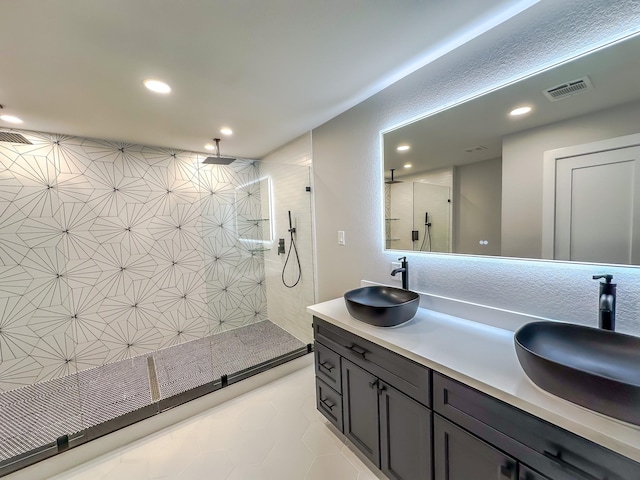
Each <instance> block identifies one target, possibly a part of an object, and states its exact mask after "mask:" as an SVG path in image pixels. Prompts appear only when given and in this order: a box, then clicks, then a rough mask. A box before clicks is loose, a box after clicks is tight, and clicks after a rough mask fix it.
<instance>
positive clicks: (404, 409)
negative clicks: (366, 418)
mask: <svg viewBox="0 0 640 480" xmlns="http://www.w3.org/2000/svg"><path fill="white" fill-rule="evenodd" d="M379 392H380V465H381V466H380V468H381V470H382V471H383V472H384V473H385V474H386V475H387V476H388V477H389V478H391V479H394V480H430V479H431V463H432V462H431V411H430V410H429V409H427V408H425V407H424V406H422V405H420V404H419V403H418V402H416V401H415V400H412V399H411V398H409V397H407V396H406V395H404V394H403V393H400V392H399V391H398V390H396V389H395V388H393V387H391V386H389V385H387V384H385V383H382V382H380V385H379Z"/></svg>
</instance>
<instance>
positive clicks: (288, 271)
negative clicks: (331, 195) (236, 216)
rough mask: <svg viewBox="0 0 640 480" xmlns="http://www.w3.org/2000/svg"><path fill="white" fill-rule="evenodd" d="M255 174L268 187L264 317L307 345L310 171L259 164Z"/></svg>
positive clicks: (310, 267)
mask: <svg viewBox="0 0 640 480" xmlns="http://www.w3.org/2000/svg"><path fill="white" fill-rule="evenodd" d="M260 171H261V174H262V175H263V176H265V177H268V178H270V179H271V187H272V189H271V208H272V212H273V213H272V222H271V223H272V228H273V235H274V237H273V241H272V242H271V245H270V249H269V250H267V251H266V252H265V254H264V262H265V279H266V298H267V317H268V318H269V320H270V322H271V323H273V324H275V325H276V326H278V327H280V328H282V329H284V331H286V332H288V333H289V334H290V335H293V336H294V337H295V338H296V339H297V340H299V341H300V342H302V343H303V344H307V343H311V342H312V330H311V320H312V319H311V316H310V315H309V314H308V313H307V312H306V307H307V306H309V305H312V304H313V303H314V299H315V287H314V271H313V236H312V233H313V230H312V217H311V198H312V197H311V168H310V167H308V166H306V165H292V164H279V163H272V162H262V163H261V165H260ZM290 221H291V223H290ZM291 228H295V232H291V231H290V229H291ZM292 240H293V243H292ZM279 245H282V247H280V248H279Z"/></svg>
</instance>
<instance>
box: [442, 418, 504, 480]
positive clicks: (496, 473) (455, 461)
mask: <svg viewBox="0 0 640 480" xmlns="http://www.w3.org/2000/svg"><path fill="white" fill-rule="evenodd" d="M433 417H434V443H435V449H434V463H435V473H436V476H435V480H470V479H473V480H516V479H517V463H516V461H515V460H514V459H512V458H511V457H508V456H507V455H505V454H504V453H502V452H501V451H499V450H497V449H495V448H493V447H492V446H491V445H489V444H487V443H485V442H483V441H482V440H480V439H479V438H477V437H474V436H473V435H471V434H470V433H467V432H466V431H464V430H463V429H461V428H459V427H457V426H455V425H454V424H453V423H451V422H448V421H447V420H445V419H443V418H442V417H440V416H439V415H437V414H434V416H433Z"/></svg>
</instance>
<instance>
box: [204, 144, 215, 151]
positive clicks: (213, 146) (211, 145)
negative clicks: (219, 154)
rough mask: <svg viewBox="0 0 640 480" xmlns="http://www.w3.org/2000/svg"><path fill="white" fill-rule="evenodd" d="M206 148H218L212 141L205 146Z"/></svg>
mask: <svg viewBox="0 0 640 480" xmlns="http://www.w3.org/2000/svg"><path fill="white" fill-rule="evenodd" d="M204 148H205V149H207V150H215V149H216V146H215V145H214V144H212V143H207V144H206V145H205V146H204Z"/></svg>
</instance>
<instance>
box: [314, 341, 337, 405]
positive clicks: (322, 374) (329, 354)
mask: <svg viewBox="0 0 640 480" xmlns="http://www.w3.org/2000/svg"><path fill="white" fill-rule="evenodd" d="M313 351H314V356H315V359H316V361H315V366H316V376H317V377H318V378H321V379H322V380H323V381H324V382H325V383H326V384H327V385H329V386H330V387H331V388H333V389H334V390H335V391H336V392H338V393H342V376H341V374H340V372H341V370H340V355H338V354H337V353H336V352H334V351H333V350H331V349H330V348H327V347H325V346H324V345H322V344H321V343H318V342H316V343H315V345H314V346H313Z"/></svg>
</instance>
